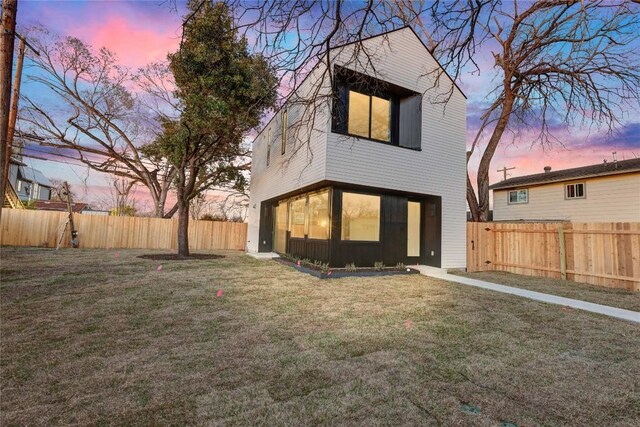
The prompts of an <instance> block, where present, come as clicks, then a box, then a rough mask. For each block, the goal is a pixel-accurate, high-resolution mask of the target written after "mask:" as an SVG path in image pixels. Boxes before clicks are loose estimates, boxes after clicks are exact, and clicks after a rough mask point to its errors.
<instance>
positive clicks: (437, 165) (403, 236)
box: [247, 27, 466, 268]
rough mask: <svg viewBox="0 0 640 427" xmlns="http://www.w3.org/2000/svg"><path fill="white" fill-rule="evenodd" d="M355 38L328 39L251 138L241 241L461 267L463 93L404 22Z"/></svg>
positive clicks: (320, 256) (324, 256)
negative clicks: (313, 97)
mask: <svg viewBox="0 0 640 427" xmlns="http://www.w3.org/2000/svg"><path fill="white" fill-rule="evenodd" d="M362 44H363V45H364V47H365V48H366V52H365V51H364V50H363V49H358V48H357V45H356V44H346V45H342V46H338V47H335V48H332V49H331V50H330V53H329V55H330V61H327V60H326V57H325V58H324V59H322V60H320V62H319V64H318V65H317V66H316V67H315V68H314V69H313V70H312V71H311V72H310V73H309V75H308V76H307V77H306V79H305V80H304V81H303V82H302V83H301V84H300V85H299V86H298V88H297V89H296V90H295V91H294V93H293V94H292V95H291V96H290V97H289V99H288V100H287V101H286V102H285V104H284V106H283V108H281V109H280V110H279V111H278V112H277V113H276V114H275V115H274V117H273V118H272V119H271V121H270V122H269V123H268V124H267V125H266V126H265V127H264V129H263V130H262V131H261V132H260V133H259V134H258V136H257V137H256V138H255V140H254V143H253V161H252V166H251V183H250V202H249V212H248V223H249V224H248V237H247V239H248V241H247V250H248V252H249V253H252V252H271V251H275V252H278V253H289V254H292V255H295V256H298V257H301V258H308V259H310V260H317V261H322V262H328V263H329V265H330V266H332V267H335V268H339V267H345V265H346V264H349V263H355V265H356V266H371V265H374V263H376V262H383V263H384V264H385V265H387V266H393V265H396V264H397V263H404V264H416V263H421V264H427V265H431V266H436V267H443V268H456V267H464V266H465V259H466V247H465V241H466V228H465V227H466V200H465V193H466V140H465V138H466V97H465V95H464V94H463V93H462V92H461V91H460V89H459V88H458V87H457V86H456V85H455V83H454V82H453V81H452V80H451V78H450V77H449V76H448V75H446V73H444V71H443V70H442V68H441V67H440V65H439V64H438V62H437V61H436V60H435V58H434V57H433V56H432V55H431V53H430V52H429V51H428V49H427V48H426V46H425V45H424V44H423V43H422V41H421V40H420V38H419V37H418V36H417V34H416V33H415V32H414V31H413V30H412V29H411V28H409V27H404V28H401V29H398V30H395V31H391V32H388V33H385V34H382V35H379V36H374V37H371V38H368V39H364V40H363V41H362ZM327 63H329V64H330V66H329V67H328V66H327ZM374 70H375V72H374ZM434 72H440V73H441V74H439V76H440V78H439V79H436V77H435V75H434ZM328 75H329V76H330V77H331V78H330V79H329V78H327V76H328ZM318 82H320V83H318ZM312 91H317V93H318V94H319V95H318V98H320V96H324V98H321V101H319V102H318V104H317V105H314V107H313V111H312V115H313V118H314V120H313V122H309V121H308V120H309V119H308V116H305V114H306V113H305V106H306V105H307V104H305V102H304V100H305V99H308V97H305V94H308V93H309V92H312ZM443 93H446V94H448V96H449V98H448V102H446V103H445V102H439V101H442V98H441V97H440V98H439V96H441V95H442V94H443ZM306 111H308V110H306ZM311 123H312V124H311ZM296 126H299V127H298V128H297V129H298V131H297V132H298V134H297V135H294V133H295V132H294V129H296ZM301 135H302V136H301Z"/></svg>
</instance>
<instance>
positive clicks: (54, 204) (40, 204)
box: [35, 200, 109, 215]
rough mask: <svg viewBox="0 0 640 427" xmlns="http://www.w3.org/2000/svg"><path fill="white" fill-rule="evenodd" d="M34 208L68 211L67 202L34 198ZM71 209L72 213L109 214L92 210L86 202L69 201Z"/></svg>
mask: <svg viewBox="0 0 640 427" xmlns="http://www.w3.org/2000/svg"><path fill="white" fill-rule="evenodd" d="M35 208H36V210H39V211H60V212H68V211H69V208H68V207H67V202H61V201H55V200H36V202H35ZM71 210H72V212H74V213H81V214H90V215H109V212H107V211H94V210H93V209H91V207H90V206H89V205H88V204H87V203H82V202H78V203H71Z"/></svg>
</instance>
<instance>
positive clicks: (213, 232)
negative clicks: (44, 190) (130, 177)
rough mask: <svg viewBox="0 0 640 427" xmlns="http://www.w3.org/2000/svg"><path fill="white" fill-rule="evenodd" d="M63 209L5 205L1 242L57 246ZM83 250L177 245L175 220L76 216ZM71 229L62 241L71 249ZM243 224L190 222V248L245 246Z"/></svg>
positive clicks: (61, 228) (167, 247) (232, 247)
mask: <svg viewBox="0 0 640 427" xmlns="http://www.w3.org/2000/svg"><path fill="white" fill-rule="evenodd" d="M67 218H68V214H67V213H66V212H48V211H35V210H27V209H3V210H2V221H1V223H0V234H1V235H0V244H2V245H13V246H44V247H49V248H55V247H56V245H57V243H58V239H59V238H60V233H61V232H62V230H63V227H64V224H65V222H66V221H67ZM73 220H74V222H75V226H76V230H77V231H78V238H79V241H80V247H81V248H102V249H111V248H118V249H135V248H140V249H177V247H178V242H177V235H178V221H177V220H175V219H162V218H141V217H124V216H100V215H87V214H84V215H83V214H74V215H73ZM69 233H70V231H69V230H68V229H67V233H66V235H65V237H64V239H63V240H62V243H63V244H62V246H64V247H69V246H70V239H69ZM246 243H247V224H245V223H239V222H218V221H195V220H192V221H189V247H190V249H192V250H211V249H236V250H244V249H245V246H246Z"/></svg>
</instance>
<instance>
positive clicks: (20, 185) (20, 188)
mask: <svg viewBox="0 0 640 427" xmlns="http://www.w3.org/2000/svg"><path fill="white" fill-rule="evenodd" d="M17 191H18V192H20V191H22V181H20V180H18V188H17Z"/></svg>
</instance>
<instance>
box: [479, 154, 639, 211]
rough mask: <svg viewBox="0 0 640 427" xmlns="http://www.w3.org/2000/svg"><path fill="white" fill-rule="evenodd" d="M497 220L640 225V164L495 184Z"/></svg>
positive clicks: (547, 173) (604, 166)
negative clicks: (636, 223) (629, 223)
mask: <svg viewBox="0 0 640 427" xmlns="http://www.w3.org/2000/svg"><path fill="white" fill-rule="evenodd" d="M489 188H490V189H491V190H493V218H494V220H495V221H519V220H525V221H539V220H540V221H542V220H544V221H550V220H552V221H577V222H638V221H640V159H630V160H621V161H614V162H605V163H600V164H596V165H589V166H582V167H578V168H572V169H563V170H557V171H552V170H551V167H549V166H547V167H545V168H544V172H543V173H539V174H535V175H527V176H520V177H515V178H510V179H507V180H505V181H502V182H499V183H497V184H493V185H492V186H490V187H489Z"/></svg>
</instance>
